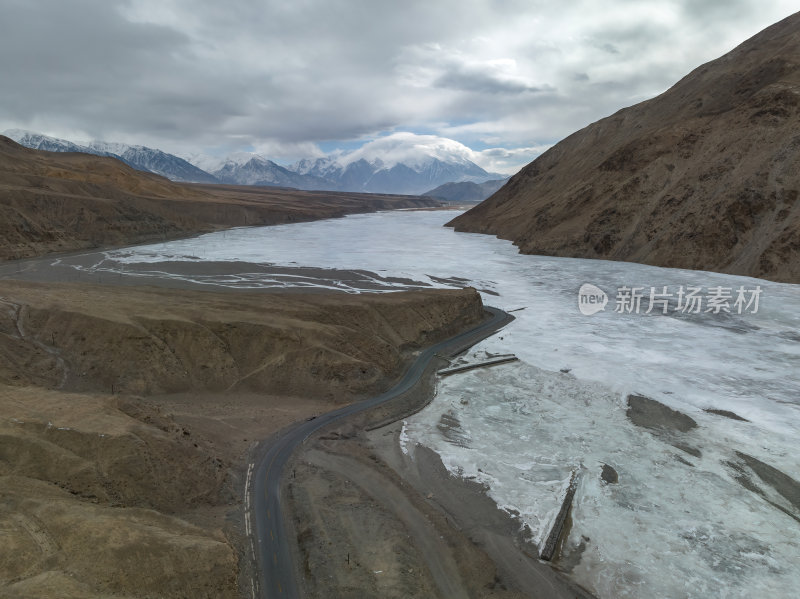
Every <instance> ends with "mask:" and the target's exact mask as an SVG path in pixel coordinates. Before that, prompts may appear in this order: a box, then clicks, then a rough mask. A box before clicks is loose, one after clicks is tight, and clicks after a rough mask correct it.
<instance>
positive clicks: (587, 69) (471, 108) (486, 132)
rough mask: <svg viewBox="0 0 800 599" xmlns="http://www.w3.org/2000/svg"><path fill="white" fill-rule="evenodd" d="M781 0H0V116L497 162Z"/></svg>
mask: <svg viewBox="0 0 800 599" xmlns="http://www.w3.org/2000/svg"><path fill="white" fill-rule="evenodd" d="M795 10H796V3H795V2H791V1H787V0H771V1H770V2H767V3H765V2H761V1H759V0H658V1H650V0H605V1H602V2H601V1H598V0H573V1H570V2H565V1H560V2H557V1H554V0H524V1H516V0H474V1H469V0H467V1H465V0H458V1H455V0H424V1H416V0H406V1H405V2H402V3H401V2H389V1H384V0H292V1H291V2H289V1H287V0H283V1H273V0H226V1H224V2H222V1H213V2H212V1H200V0H69V1H65V0H0V15H2V18H1V19H0V74H2V84H1V85H0V131H2V130H4V129H6V128H12V127H17V128H24V129H31V130H34V131H38V132H43V133H47V134H50V135H56V136H60V137H66V138H69V139H73V140H81V139H90V138H94V139H105V140H109V141H122V142H127V143H139V144H145V145H151V146H155V147H159V148H161V149H164V150H167V151H171V152H175V153H178V154H181V155H189V154H194V153H201V152H202V153H207V154H212V155H224V154H227V153H229V152H234V151H258V152H260V153H262V154H264V155H266V156H268V157H270V158H273V159H275V160H277V161H279V162H289V161H292V160H294V159H296V158H299V157H304V156H313V155H320V154H322V153H327V152H331V151H333V150H336V149H354V148H357V147H359V146H360V145H361V144H363V143H364V142H365V141H368V140H373V139H376V138H380V137H381V136H385V135H388V134H390V133H395V132H411V133H417V134H425V135H435V136H441V137H446V138H450V139H454V140H457V141H459V142H461V143H463V144H465V145H466V146H468V147H469V148H471V149H472V151H473V153H474V158H475V160H476V161H477V162H479V164H481V166H484V167H485V168H487V169H489V170H495V171H500V172H512V171H513V170H515V169H516V168H517V167H518V166H520V165H522V164H525V163H527V162H529V161H530V160H531V159H532V158H533V157H534V156H535V155H536V154H537V153H538V152H539V151H541V149H542V148H546V147H547V146H549V145H551V144H552V143H554V142H556V141H558V140H559V139H561V138H563V137H565V136H566V135H568V134H569V133H571V132H572V131H575V130H577V129H579V128H581V127H583V126H584V125H586V124H588V123H590V122H592V121H594V120H597V119H598V118H601V117H603V116H606V115H608V114H610V113H612V112H614V111H616V110H618V109H619V108H622V107H624V106H628V105H630V104H633V103H635V102H638V101H640V100H643V99H646V98H649V97H652V96H653V95H656V94H658V93H660V92H662V91H664V90H665V89H666V88H668V87H669V86H670V85H671V84H673V83H674V82H676V81H677V80H678V79H680V78H681V77H682V76H683V75H685V74H686V73H687V72H688V71H690V70H691V69H693V68H695V67H696V66H698V65H700V64H702V63H704V62H707V61H708V60H712V59H714V58H716V57H718V56H720V55H721V54H724V53H725V52H726V51H728V50H730V49H731V48H733V47H734V46H736V45H737V44H739V43H741V42H742V41H744V40H745V39H747V38H748V37H750V36H751V35H754V34H755V33H757V32H758V31H760V30H761V29H763V28H764V27H767V26H769V25H770V24H772V23H774V22H776V21H778V20H780V19H782V18H784V17H786V16H788V15H790V14H791V13H792V12H794V11H795ZM428 139H430V138H428Z"/></svg>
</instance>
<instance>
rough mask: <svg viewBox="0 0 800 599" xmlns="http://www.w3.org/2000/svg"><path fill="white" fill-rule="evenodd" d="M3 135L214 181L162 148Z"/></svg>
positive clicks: (15, 132)
mask: <svg viewBox="0 0 800 599" xmlns="http://www.w3.org/2000/svg"><path fill="white" fill-rule="evenodd" d="M3 135H5V136H6V137H10V138H11V139H13V140H14V141H16V142H17V143H18V144H20V145H23V146H25V147H27V148H33V149H34V150H46V151H48V152H83V153H84V154H94V155H96V156H110V157H112V158H117V159H119V160H121V161H122V162H124V163H125V164H127V165H129V166H131V167H133V168H135V169H137V170H140V171H145V172H150V173H155V174H157V175H161V176H162V177H166V178H168V179H171V180H173V181H182V182H186V183H217V182H218V181H217V179H216V178H215V177H214V176H213V175H210V174H209V173H207V172H205V171H204V170H202V169H199V168H197V167H196V166H194V165H193V164H191V163H189V162H187V161H186V160H184V159H183V158H179V157H178V156H175V155H173V154H168V153H167V152H162V151H161V150H158V149H155V148H148V147H146V146H131V145H128V144H120V143H108V142H102V141H91V142H88V143H85V144H77V143H74V142H71V141H68V140H66V139H59V138H57V137H50V136H49V135H42V134H40V133H33V132H31V131H24V130H22V129H10V130H8V131H4V132H3Z"/></svg>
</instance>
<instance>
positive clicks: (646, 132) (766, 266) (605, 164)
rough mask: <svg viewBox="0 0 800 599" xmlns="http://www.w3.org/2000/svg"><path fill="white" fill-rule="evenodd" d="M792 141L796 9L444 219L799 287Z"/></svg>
mask: <svg viewBox="0 0 800 599" xmlns="http://www.w3.org/2000/svg"><path fill="white" fill-rule="evenodd" d="M799 149H800V13H797V14H795V15H793V16H791V17H788V18H786V19H784V20H783V21H780V22H779V23H777V24H775V25H773V26H771V27H769V28H767V29H765V30H764V31H762V32H761V33H759V34H757V35H756V36H754V37H752V38H751V39H749V40H747V41H745V42H744V43H743V44H741V45H740V46H738V47H737V48H735V49H734V50H732V51H731V52H729V53H728V54H726V55H724V56H722V57H721V58H718V59H717V60H714V61H712V62H709V63H707V64H704V65H702V66H700V67H698V68H697V69H695V70H694V71H692V72H691V73H689V74H688V75H687V76H686V77H684V78H683V79H681V80H680V81H679V82H677V83H676V84H675V85H674V86H673V87H671V88H670V89H669V90H667V91H666V92H664V93H663V94H661V95H659V96H656V97H655V98H652V99H650V100H647V101H645V102H642V103H640V104H636V105H634V106H631V107H629V108H624V109H622V110H620V111H619V112H617V113H616V114H613V115H611V116H609V117H606V118H604V119H602V120H600V121H597V122H596V123H593V124H591V125H589V126H587V127H586V128H584V129H581V130H580V131H577V132H576V133H573V134H572V135H570V136H569V137H567V138H566V139H564V140H563V141H561V142H559V143H558V144H556V145H555V146H553V147H552V148H550V149H549V150H548V151H547V152H545V153H544V154H542V155H541V156H540V157H538V158H537V159H536V160H534V161H533V162H532V163H530V164H529V165H527V166H526V167H524V168H523V169H522V170H521V171H520V172H519V173H518V174H516V175H515V176H514V177H512V178H511V179H510V180H509V182H508V183H507V184H506V185H505V186H504V187H503V188H502V189H500V190H499V191H498V192H497V193H495V194H494V195H493V196H492V197H490V198H489V199H488V200H486V201H485V202H483V203H481V204H479V205H478V206H476V207H474V208H472V209H471V210H470V211H468V212H465V213H464V214H462V215H460V216H459V217H457V218H455V219H454V220H453V221H452V222H451V223H450V225H451V226H454V227H455V228H456V230H458V231H470V232H478V233H487V234H491V235H497V236H499V237H501V238H504V239H510V240H512V241H513V242H514V243H515V244H516V245H517V246H519V248H520V251H521V252H523V253H528V254H544V255H554V256H569V257H576V258H605V259H611V260H624V261H631V262H643V263H646V264H653V265H656V266H668V267H675V268H690V269H698V270H714V271H718V272H726V273H731V274H739V275H749V276H755V277H762V278H767V279H772V280H776V281H785V282H791V283H800V170H798V168H797V166H798V151H799ZM620 283H621V284H622V283H623V282H622V281H621V282H620Z"/></svg>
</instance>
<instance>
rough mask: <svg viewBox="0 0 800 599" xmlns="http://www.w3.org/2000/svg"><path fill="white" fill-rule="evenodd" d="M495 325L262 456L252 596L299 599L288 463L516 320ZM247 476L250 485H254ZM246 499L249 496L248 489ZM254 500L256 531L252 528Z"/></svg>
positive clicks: (426, 354) (301, 426)
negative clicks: (321, 435)
mask: <svg viewBox="0 0 800 599" xmlns="http://www.w3.org/2000/svg"><path fill="white" fill-rule="evenodd" d="M485 310H486V311H487V312H489V313H490V314H491V316H492V318H491V319H489V320H487V321H485V322H483V323H482V324H480V325H479V326H477V327H475V328H473V329H470V330H468V331H465V332H463V333H461V334H459V335H456V336H455V337H451V338H449V339H446V340H445V341H442V342H440V343H437V344H436V345H433V346H431V347H429V348H427V349H425V350H424V351H422V352H421V353H420V354H419V356H418V357H417V359H416V361H415V362H414V363H413V364H412V365H411V367H410V368H409V369H408V371H407V372H406V374H405V375H404V376H403V378H402V379H401V380H400V382H398V383H397V384H396V385H395V386H394V387H392V388H391V389H389V390H388V391H386V392H385V393H382V394H381V395H378V396H376V397H373V398H371V399H367V400H365V401H362V402H359V403H356V404H351V405H348V406H345V407H343V408H340V409H338V410H334V411H332V412H328V413H326V414H323V415H321V416H319V417H317V418H315V419H313V420H309V421H305V422H300V423H297V424H296V425H294V426H293V427H292V428H290V429H289V430H288V431H286V432H285V433H284V434H283V435H282V436H281V437H280V438H278V439H277V440H275V441H274V442H273V443H272V444H271V446H270V447H269V448H268V449H267V450H266V452H264V453H262V455H261V457H260V460H259V462H258V466H257V467H256V468H255V471H254V472H253V473H252V481H253V483H252V495H251V496H248V497H247V498H246V504H245V518H246V519H247V524H246V527H247V532H248V534H250V535H251V540H252V539H253V535H254V536H255V545H254V547H253V551H254V553H255V555H256V561H257V568H258V576H257V579H258V586H256V585H255V584H254V585H253V596H254V597H261V598H262V599H282V598H286V599H296V598H297V597H299V595H298V591H297V582H296V581H295V577H294V575H295V569H294V567H293V565H292V557H291V556H292V553H291V546H290V542H294V539H288V538H287V536H286V532H285V529H284V525H283V515H282V513H281V492H280V484H281V473H282V471H283V467H284V465H285V464H286V462H287V461H288V460H289V457H290V456H291V455H292V453H293V452H294V450H295V448H297V447H298V446H299V445H300V444H301V443H303V441H305V440H306V439H307V438H308V437H309V436H310V435H311V434H313V433H315V432H316V431H318V430H319V429H321V428H323V427H324V426H327V425H328V424H331V423H332V422H335V421H337V420H340V419H342V418H344V417H346V416H350V415H352V414H357V413H359V412H363V411H364V410H368V409H370V408H373V407H375V406H377V405H379V404H381V403H384V402H386V401H389V400H391V399H394V398H395V397H397V396H398V395H401V394H403V393H405V392H406V391H408V390H410V389H411V388H412V387H413V386H414V385H416V384H417V383H418V382H419V381H420V378H421V376H422V374H423V372H424V371H425V369H426V367H427V366H428V363H429V362H430V361H431V359H433V357H434V356H435V354H453V353H457V352H459V351H463V350H464V349H466V348H468V347H470V346H472V345H474V344H476V343H478V342H479V341H481V340H483V339H485V338H486V337H489V336H490V335H492V334H493V333H494V332H495V331H497V330H499V329H500V328H502V327H504V326H505V325H506V324H508V323H509V322H511V320H513V316H510V315H509V314H507V313H505V312H503V311H502V310H498V309H497V308H490V307H486V308H485ZM250 474H251V472H248V483H249V482H250ZM246 492H247V493H249V492H250V489H249V488H248V489H247V491H246ZM250 497H252V513H253V514H254V516H255V528H254V530H251V528H250V510H248V507H249V506H250Z"/></svg>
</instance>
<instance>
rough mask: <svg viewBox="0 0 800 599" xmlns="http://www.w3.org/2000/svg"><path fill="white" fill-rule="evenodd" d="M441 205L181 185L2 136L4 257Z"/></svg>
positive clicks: (0, 244)
mask: <svg viewBox="0 0 800 599" xmlns="http://www.w3.org/2000/svg"><path fill="white" fill-rule="evenodd" d="M439 204H440V202H439V201H438V200H435V199H433V198H422V197H417V196H392V195H371V194H359V193H343V192H323V191H297V190H293V189H282V188H269V187H237V186H223V185H190V184H183V183H174V182H172V181H169V180H168V179H165V178H163V177H160V176H158V175H153V174H151V173H143V172H141V171H136V170H134V169H132V168H131V167H129V166H127V165H125V164H123V163H122V162H120V161H119V160H116V159H113V158H102V157H98V156H92V155H89V154H78V153H57V152H44V151H40V150H30V149H28V148H24V147H22V146H20V145H18V144H16V143H15V142H13V141H12V140H10V139H9V138H7V137H3V136H0V259H14V258H25V257H30V256H38V255H41V254H44V253H49V252H66V251H73V250H79V249H86V248H95V247H99V246H109V245H131V244H134V243H139V242H144V241H151V240H162V239H174V238H177V237H185V236H188V235H193V234H197V233H203V232H208V231H214V230H218V229H223V228H228V227H238V226H248V225H274V224H279V223H292V222H301V221H308V220H316V219H320V218H333V217H339V216H344V215H346V214H353V213H357V212H374V211H376V210H391V209H398V208H421V207H430V206H437V205H439Z"/></svg>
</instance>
